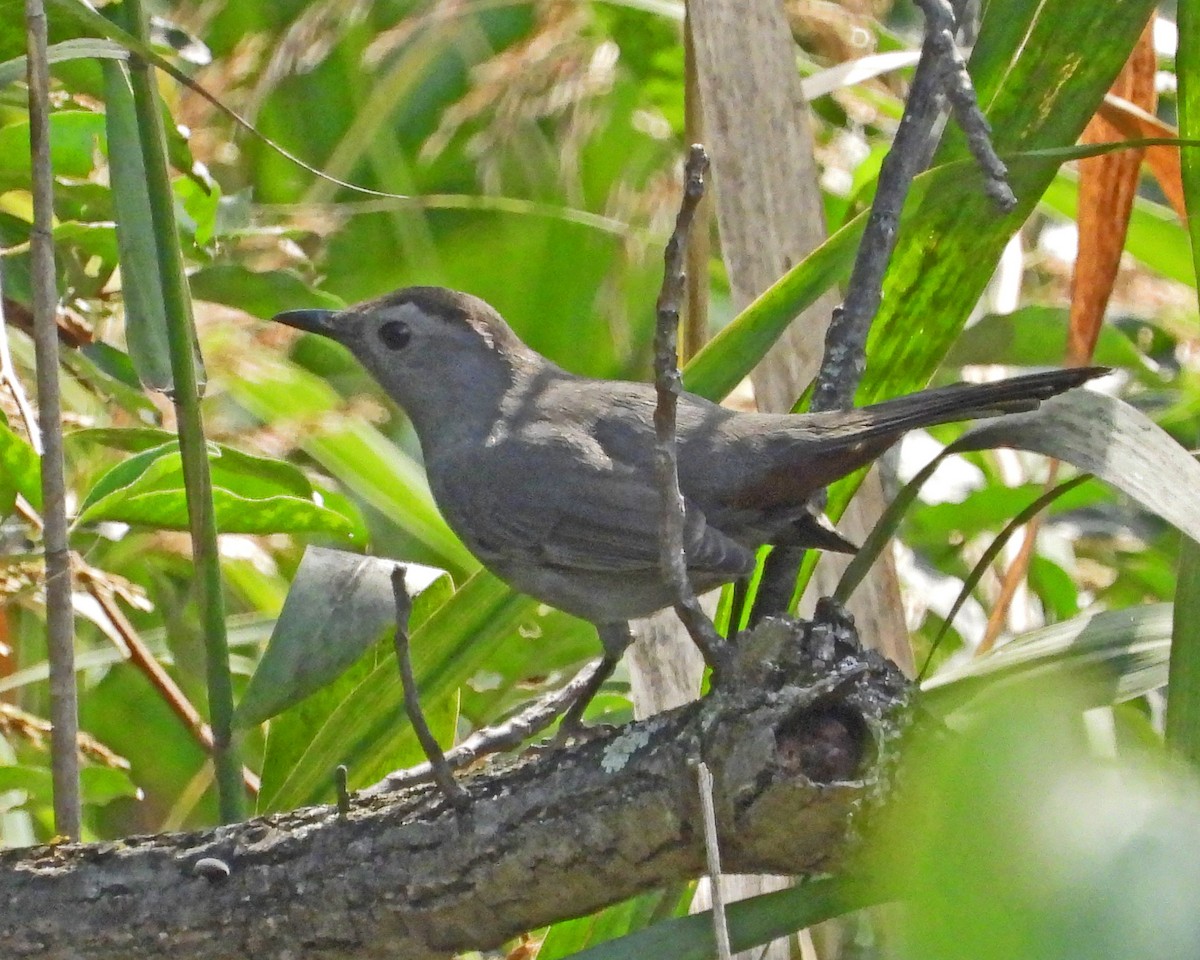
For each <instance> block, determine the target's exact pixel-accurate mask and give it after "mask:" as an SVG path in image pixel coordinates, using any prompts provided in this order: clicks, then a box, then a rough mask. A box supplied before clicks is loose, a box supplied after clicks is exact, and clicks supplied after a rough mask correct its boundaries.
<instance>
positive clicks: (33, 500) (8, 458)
mask: <svg viewBox="0 0 1200 960" xmlns="http://www.w3.org/2000/svg"><path fill="white" fill-rule="evenodd" d="M0 476H2V477H3V483H4V485H5V486H7V487H8V488H9V489H10V490H12V491H13V493H14V494H16V493H19V494H20V495H21V496H23V497H24V498H25V499H26V500H27V501H28V503H29V505H30V506H31V507H33V509H35V510H39V511H40V510H41V509H42V461H41V458H40V457H39V456H38V455H37V453H35V452H34V449H33V447H32V446H30V444H29V441H28V440H25V439H24V438H22V437H18V436H17V435H16V434H15V433H13V431H12V430H11V429H10V428H9V426H8V424H7V423H4V422H3V421H0ZM0 506H2V504H0ZM11 509H12V505H11V504H9V506H8V509H0V516H2V515H4V514H6V513H7V512H8V510H11Z"/></svg>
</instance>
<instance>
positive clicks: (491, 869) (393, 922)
mask: <svg viewBox="0 0 1200 960" xmlns="http://www.w3.org/2000/svg"><path fill="white" fill-rule="evenodd" d="M844 626H845V627H846V629H847V630H848V625H844ZM839 629H841V628H831V627H830V626H829V625H828V624H824V625H821V626H819V627H818V628H815V629H814V630H813V631H812V634H813V635H809V633H808V632H807V629H806V628H805V627H803V626H801V627H797V626H795V625H793V624H791V623H787V622H782V621H772V622H770V623H768V624H766V625H764V626H763V627H762V628H760V629H759V630H758V631H756V632H755V633H754V634H752V635H750V636H749V637H748V639H747V641H746V643H745V644H744V645H743V648H742V649H741V650H739V651H738V654H737V656H738V660H737V661H734V662H733V663H732V665H731V667H730V674H729V680H728V682H727V683H726V685H725V686H724V687H723V688H722V689H721V690H719V691H717V692H716V693H714V694H713V695H711V696H710V697H708V698H706V699H705V700H703V701H700V702H698V703H693V704H689V705H687V706H686V707H682V708H679V709H677V710H675V711H671V712H668V713H665V714H660V715H658V716H656V717H653V718H650V719H649V720H646V721H642V722H639V723H635V724H631V725H629V726H626V727H622V728H620V729H618V730H613V731H609V732H607V733H605V734H604V735H602V736H599V737H597V738H595V739H593V740H590V741H588V742H586V743H583V744H581V745H576V746H572V747H570V748H562V749H554V750H550V751H547V752H544V753H542V754H540V755H535V756H533V757H530V758H527V759H523V760H521V761H518V762H515V763H512V764H510V765H509V766H508V767H506V768H502V769H497V768H489V769H488V770H486V771H484V772H482V773H477V774H475V775H473V776H470V777H468V778H465V779H464V780H463V781H462V783H463V786H464V787H465V789H466V791H467V794H468V797H469V801H470V803H469V806H468V807H467V808H466V809H465V810H464V811H461V812H460V811H457V810H455V809H454V808H453V807H452V806H451V805H450V804H449V803H448V802H447V801H446V800H445V798H444V797H443V796H442V794H441V793H440V792H439V791H438V790H437V789H436V788H434V787H432V786H424V787H419V788H415V789H412V790H409V791H405V792H402V793H397V794H388V795H383V796H376V797H372V798H370V799H369V800H364V799H359V800H357V801H356V802H355V803H354V805H353V806H352V808H351V810H350V813H349V815H348V816H340V815H339V814H338V812H337V810H336V808H335V807H311V808H307V809H304V810H298V811H295V812H292V813H286V814H278V815H273V816H269V817H262V818H258V819H255V820H250V821H248V822H246V823H240V824H230V825H227V826H223V827H218V828H215V829H212V830H206V831H202V832H198V833H191V834H171V835H163V836H147V837H132V838H129V839H126V840H124V841H119V842H115V843H102V844H87V845H74V844H62V845H57V846H43V847H37V848H32V849H28V850H10V851H6V852H4V853H2V854H0V943H3V944H4V955H5V957H6V958H10V960H20V958H30V957H37V958H38V960H66V958H71V960H92V958H95V960H101V958H103V960H109V958H112V960H115V958H121V960H138V958H150V957H164V958H165V957H171V958H177V957H187V958H189V960H207V958H227V957H242V956H253V957H256V958H260V960H272V958H279V960H282V958H284V957H287V958H290V960H310V958H321V960H332V958H349V957H355V958H359V957H361V958H383V957H387V958H389V960H397V958H411V960H423V958H433V957H444V956H445V955H446V954H448V953H452V952H455V951H460V950H466V949H486V948H489V947H494V946H496V945H498V944H500V943H502V942H503V941H504V940H506V939H507V938H509V937H512V936H514V935H516V934H518V933H520V932H522V931H524V930H527V929H531V928H535V927H538V926H542V925H544V924H547V923H550V922H553V921H555V920H558V919H562V918H565V917H570V916H578V915H580V914H583V913H587V912H589V911H592V910H595V909H598V908H599V907H602V906H604V905H606V904H609V903H612V902H615V901H617V900H620V899H623V898H625V897H629V896H632V895H634V894H636V893H639V892H642V891H645V890H649V889H653V888H655V887H659V886H661V885H664V884H669V883H674V882H678V881H681V880H685V879H687V878H691V877H696V876H699V875H700V874H702V873H703V872H704V870H705V861H704V844H703V838H702V833H703V831H702V826H701V815H700V811H699V808H698V800H697V796H696V790H695V787H694V780H695V771H694V768H693V767H692V763H693V762H694V761H695V760H697V759H702V760H704V761H705V762H706V763H707V764H708V765H709V767H710V768H711V769H712V771H713V775H714V779H715V803H716V811H717V821H718V824H719V829H720V841H721V850H722V855H723V857H724V860H725V866H726V868H727V869H732V870H738V871H746V872H754V871H771V872H786V873H792V874H801V875H804V874H812V873H816V872H825V871H827V870H829V869H831V868H832V867H833V866H834V865H835V864H836V863H837V862H838V860H839V859H840V858H841V857H842V855H843V853H844V851H845V848H846V838H847V835H848V832H849V825H850V824H851V822H852V811H853V810H855V809H856V808H857V807H858V806H859V805H860V802H861V801H862V799H863V798H864V796H865V795H866V794H867V793H869V792H871V791H872V790H874V789H876V787H877V784H876V782H875V770H876V769H877V764H878V761H879V759H880V757H881V756H886V755H887V754H888V752H889V750H890V746H891V743H892V739H893V737H894V730H895V728H894V717H895V715H896V709H897V707H898V706H899V705H900V704H901V701H902V700H903V698H904V691H905V689H906V687H905V682H904V679H903V677H901V676H900V674H899V673H898V672H897V671H896V670H895V669H894V668H893V667H892V666H891V665H890V664H888V663H887V662H886V661H884V660H883V659H882V658H881V657H879V656H878V655H876V654H873V653H863V652H862V651H860V650H859V648H858V647H857V645H856V644H855V643H853V642H850V641H851V640H852V635H851V634H849V633H846V632H845V631H842V632H841V633H839V632H838V631H839ZM831 630H832V632H831ZM817 634H819V635H817Z"/></svg>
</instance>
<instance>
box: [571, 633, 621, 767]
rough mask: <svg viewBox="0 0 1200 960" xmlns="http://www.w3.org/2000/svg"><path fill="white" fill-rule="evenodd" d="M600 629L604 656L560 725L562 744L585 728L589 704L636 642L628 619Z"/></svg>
mask: <svg viewBox="0 0 1200 960" xmlns="http://www.w3.org/2000/svg"><path fill="white" fill-rule="evenodd" d="M596 632H597V633H598V634H599V635H600V642H601V643H602V644H603V645H604V659H603V660H601V661H600V665H599V666H598V667H596V672H595V673H594V674H592V676H591V677H590V678H589V680H588V683H587V686H585V687H584V688H583V689H582V690H580V691H579V695H578V696H577V697H576V698H575V702H574V703H572V704H571V708H570V709H569V710H568V711H567V712H566V714H565V715H564V716H563V719H562V723H561V724H559V728H558V735H557V736H556V737H555V740H556V741H557V742H559V743H562V742H563V741H564V740H565V739H567V738H569V737H573V736H575V735H576V734H578V733H579V732H580V731H581V730H582V729H583V713H584V711H585V710H587V708H588V704H589V703H591V702H592V698H593V697H595V696H596V694H597V693H599V692H600V688H601V687H602V686H604V681H605V680H607V679H608V678H609V677H611V676H612V672H613V671H614V670H615V669H616V668H617V664H618V663H620V661H621V657H622V656H623V655H624V653H625V648H626V647H628V646H629V645H630V644H631V643H632V642H633V631H632V630H630V629H629V624H628V623H627V622H625V621H617V622H615V623H598V624H596Z"/></svg>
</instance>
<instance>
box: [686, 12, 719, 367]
mask: <svg viewBox="0 0 1200 960" xmlns="http://www.w3.org/2000/svg"><path fill="white" fill-rule="evenodd" d="M683 76H684V96H683V114H684V117H683V125H684V136H685V137H687V142H688V143H703V142H704V111H703V110H702V109H701V107H700V82H699V80H700V78H699V77H698V76H697V74H696V51H695V49H694V47H693V44H692V24H691V20H690V19H689V18H688V17H686V16H685V17H684V22H683ZM711 206H712V204H711V202H710V201H709V199H708V196H707V195H703V196H701V198H700V202H699V203H698V204H697V205H696V213H695V219H696V224H695V229H693V230H692V234H691V241H690V242H689V243H688V245H687V270H686V272H685V283H686V285H687V291H686V296H685V298H684V303H685V305H686V307H687V309H686V310H685V311H684V314H683V334H682V336H681V337H680V348H679V352H680V354H681V355H682V357H683V360H684V362H685V363H686V362H687V361H688V360H690V359H691V358H692V357H694V356H695V355H696V354H697V353H699V352H700V348H701V347H703V346H704V344H705V341H706V340H707V339H708V258H709V254H710V252H711V251H710V246H711V244H710V240H709V219H710V216H711V213H712V211H711Z"/></svg>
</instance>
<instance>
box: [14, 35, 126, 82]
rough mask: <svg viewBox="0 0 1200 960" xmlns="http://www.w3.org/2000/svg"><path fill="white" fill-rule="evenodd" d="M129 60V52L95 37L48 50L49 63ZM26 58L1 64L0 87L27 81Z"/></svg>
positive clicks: (53, 45) (68, 41) (51, 46)
mask: <svg viewBox="0 0 1200 960" xmlns="http://www.w3.org/2000/svg"><path fill="white" fill-rule="evenodd" d="M94 59H108V60H128V59H129V51H128V50H126V49H125V48H124V47H122V46H121V45H120V44H117V43H113V42H112V41H111V40H100V39H97V38H95V37H78V38H76V39H74V40H63V41H62V42H61V43H52V44H50V46H49V47H48V48H47V49H46V62H47V63H65V62H66V61H68V60H94ZM26 64H27V61H26V58H25V57H13V59H11V60H5V61H4V63H0V87H3V86H5V85H7V84H10V83H14V82H15V81H18V80H24V79H25V72H26V70H27V69H28V67H27V65H26Z"/></svg>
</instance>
